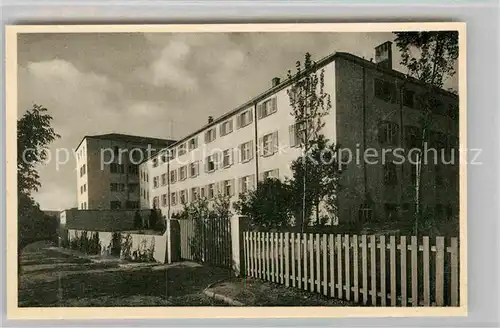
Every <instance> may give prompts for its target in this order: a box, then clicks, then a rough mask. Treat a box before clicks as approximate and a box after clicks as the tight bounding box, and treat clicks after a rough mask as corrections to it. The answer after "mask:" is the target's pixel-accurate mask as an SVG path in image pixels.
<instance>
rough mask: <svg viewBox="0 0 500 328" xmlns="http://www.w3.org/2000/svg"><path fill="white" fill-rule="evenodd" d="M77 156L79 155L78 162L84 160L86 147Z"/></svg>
mask: <svg viewBox="0 0 500 328" xmlns="http://www.w3.org/2000/svg"><path fill="white" fill-rule="evenodd" d="M77 155H78V160H80V159H82V158H83V157H84V156H85V146H83V147H82V149H80V151H79V152H78V154H77Z"/></svg>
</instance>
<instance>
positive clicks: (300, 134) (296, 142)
mask: <svg viewBox="0 0 500 328" xmlns="http://www.w3.org/2000/svg"><path fill="white" fill-rule="evenodd" d="M306 128H307V125H306V123H305V122H298V123H295V124H292V125H290V126H289V127H288V133H289V136H290V147H300V146H301V145H302V143H303V142H304V139H305V134H306V132H307V129H306Z"/></svg>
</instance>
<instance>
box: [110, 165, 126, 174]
mask: <svg viewBox="0 0 500 328" xmlns="http://www.w3.org/2000/svg"><path fill="white" fill-rule="evenodd" d="M109 171H110V172H111V173H124V172H125V169H124V165H123V164H117V163H111V164H109Z"/></svg>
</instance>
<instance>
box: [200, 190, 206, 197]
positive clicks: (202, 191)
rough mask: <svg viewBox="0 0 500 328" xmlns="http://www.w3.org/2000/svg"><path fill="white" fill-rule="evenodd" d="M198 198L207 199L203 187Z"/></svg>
mask: <svg viewBox="0 0 500 328" xmlns="http://www.w3.org/2000/svg"><path fill="white" fill-rule="evenodd" d="M200 197H201V198H205V197H207V193H206V188H205V187H201V188H200Z"/></svg>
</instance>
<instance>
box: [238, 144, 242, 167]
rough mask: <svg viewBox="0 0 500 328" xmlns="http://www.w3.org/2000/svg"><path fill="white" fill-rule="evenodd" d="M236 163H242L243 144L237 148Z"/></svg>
mask: <svg viewBox="0 0 500 328" xmlns="http://www.w3.org/2000/svg"><path fill="white" fill-rule="evenodd" d="M238 152H239V154H238V162H240V163H241V162H243V144H241V145H239V146H238Z"/></svg>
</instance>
